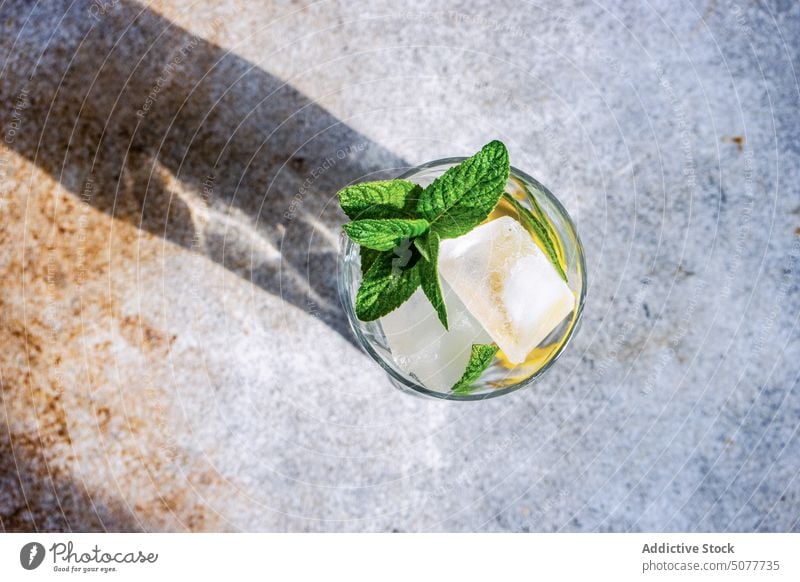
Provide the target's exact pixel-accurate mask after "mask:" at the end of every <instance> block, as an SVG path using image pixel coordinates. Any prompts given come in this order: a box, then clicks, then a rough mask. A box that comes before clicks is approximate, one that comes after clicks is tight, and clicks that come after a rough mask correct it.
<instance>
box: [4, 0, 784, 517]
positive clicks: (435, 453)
mask: <svg viewBox="0 0 800 582" xmlns="http://www.w3.org/2000/svg"><path fill="white" fill-rule="evenodd" d="M0 30H2V34H0V129H2V134H3V135H2V140H1V141H0V224H1V225H2V227H1V228H0V387H1V391H0V396H2V400H0V418H1V419H2V420H0V531H2V530H7V531H17V530H24V531H31V530H40V531H42V530H74V531H83V530H103V529H105V530H148V531H174V530H177V531H184V530H198V531H199V530H253V531H262V530H268V531H305V530H310V531H319V530H322V531H352V530H354V531H393V530H400V531H428V530H435V531H437V530H446V531H595V530H599V531H640V530H645V531H674V530H712V531H725V530H735V531H752V530H767V531H790V530H791V531H797V530H800V521H799V520H800V477H799V476H798V474H799V473H800V435H799V434H798V428H800V382H799V380H800V378H798V376H799V374H800V365H798V362H800V333H798V314H799V313H800V275H799V274H798V273H799V271H798V269H800V188H798V186H797V184H798V182H799V181H800V125H798V120H797V111H798V105H800V90H799V89H798V76H797V74H798V68H800V58H798V57H799V56H800V4H798V3H796V2H791V1H781V2H778V1H771V2H758V3H755V2H745V1H744V0H735V1H726V0H718V1H713V0H710V1H707V2H692V3H690V2H685V1H679V2H672V1H666V0H663V1H657V2H641V3H640V2H627V1H625V2H623V1H622V0H616V1H603V2H600V3H594V2H560V1H559V2H555V1H553V2H550V1H546V2H537V3H522V2H511V1H507V2H503V1H501V2H497V1H492V2H489V1H483V0H480V1H473V2H469V3H466V4H465V3H463V2H441V3H430V2H410V3H403V4H402V7H400V5H398V3H396V2H388V1H383V0H380V1H370V2H366V1H359V2H341V3H337V2H330V1H323V2H318V3H314V4H311V5H309V6H308V7H304V6H303V3H302V2H288V1H287V2H241V1H239V0H223V1H222V2H217V1H212V0H201V1H199V2H190V3H186V2H170V3H165V2H154V3H151V4H145V3H137V2H133V1H130V0H113V1H105V2H94V3H90V2H84V1H76V2H74V3H73V2H62V1H54V2H48V3H37V2H32V1H29V2H4V3H2V4H0ZM493 138H499V139H502V140H503V141H505V142H506V143H507V144H508V146H509V149H510V151H511V156H512V163H513V164H514V165H515V166H518V167H519V168H522V169H524V170H526V171H527V172H529V173H531V174H533V175H534V176H536V177H537V178H539V179H540V180H541V181H542V182H543V183H545V184H547V185H548V186H549V187H550V188H551V189H552V190H553V191H554V192H555V193H556V194H557V195H558V196H559V197H560V198H561V199H562V200H563V202H564V203H565V205H566V206H567V208H568V209H569V210H570V212H571V213H572V214H573V216H574V218H575V219H576V220H577V222H578V225H579V229H580V232H581V235H582V237H583V241H584V244H585V246H586V250H587V259H588V265H589V277H590V290H589V299H588V302H587V305H586V310H585V315H584V319H583V324H582V327H581V329H580V330H579V333H578V335H577V336H576V337H575V339H574V342H573V343H572V345H571V346H570V349H569V350H568V352H567V353H566V354H565V355H564V357H563V359H562V360H561V361H560V362H559V365H558V366H556V367H555V368H554V369H553V370H552V371H551V373H549V374H548V375H547V376H546V377H545V379H544V380H543V381H542V382H540V383H538V384H536V385H535V386H534V387H532V388H531V389H529V390H526V391H522V392H519V393H516V394H513V395H510V396H506V397H503V398H499V399H497V400H493V401H487V402H479V403H470V404H456V403H446V402H432V401H426V400H422V399H417V398H413V397H410V396H407V395H404V394H402V393H400V392H398V391H396V390H395V389H393V388H392V387H391V386H390V384H389V383H388V381H387V380H386V379H385V378H384V376H383V375H382V374H381V373H380V372H379V370H378V369H377V367H376V366H375V365H373V364H372V362H371V361H370V360H369V359H368V358H367V356H365V355H364V354H363V353H362V352H361V351H360V350H359V349H358V348H357V347H356V346H355V345H354V343H353V339H352V338H351V336H350V334H349V331H348V329H347V327H346V323H345V321H344V319H343V314H342V311H341V308H340V306H339V303H338V298H337V295H336V292H335V280H336V264H335V256H336V250H337V246H338V237H339V226H340V224H341V223H342V221H343V220H344V217H343V216H342V215H341V214H340V213H339V211H338V210H337V209H336V207H335V204H334V202H333V195H334V193H335V192H336V190H337V189H338V188H339V187H341V186H342V185H344V184H347V183H349V182H351V181H354V180H358V179H365V178H374V177H380V176H392V175H396V174H397V173H399V172H400V171H401V169H402V168H405V167H407V166H409V165H413V164H416V163H420V162H423V161H427V160H430V159H433V158H439V157H445V156H451V155H465V154H469V153H471V152H473V151H475V150H476V149H477V148H478V147H480V146H481V145H482V144H483V143H485V142H487V141H489V140H490V139H493Z"/></svg>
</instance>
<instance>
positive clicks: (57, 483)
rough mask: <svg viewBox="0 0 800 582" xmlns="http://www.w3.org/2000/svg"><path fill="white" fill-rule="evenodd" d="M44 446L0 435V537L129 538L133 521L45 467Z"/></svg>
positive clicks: (27, 438) (37, 441)
mask: <svg viewBox="0 0 800 582" xmlns="http://www.w3.org/2000/svg"><path fill="white" fill-rule="evenodd" d="M46 457H47V452H46V450H45V444H44V443H43V442H42V441H41V440H40V439H39V438H36V437H30V436H26V435H21V434H17V435H15V436H14V438H13V440H10V439H9V438H8V433H7V432H5V431H3V432H0V532H39V533H42V532H97V531H114V532H134V531H141V530H142V527H141V526H140V525H138V524H137V522H138V520H136V519H135V518H134V516H133V515H131V514H130V513H129V512H126V511H124V510H123V509H122V508H121V507H115V508H112V507H109V506H108V505H107V504H106V503H105V502H104V501H101V500H100V499H98V498H96V497H92V496H90V495H89V493H88V492H87V491H85V490H83V488H81V487H80V486H79V485H78V484H77V483H75V482H74V480H73V479H72V478H71V476H69V475H62V474H60V471H59V470H58V469H56V468H55V467H54V466H53V465H49V464H48V463H47V461H46Z"/></svg>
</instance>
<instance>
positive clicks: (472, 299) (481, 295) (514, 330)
mask: <svg viewBox="0 0 800 582" xmlns="http://www.w3.org/2000/svg"><path fill="white" fill-rule="evenodd" d="M439 273H440V274H441V276H442V278H443V279H444V280H445V281H447V283H448V284H449V285H450V287H452V289H453V291H455V293H456V294H457V295H458V297H459V298H460V299H461V301H462V302H463V303H464V305H466V307H467V309H468V310H469V311H470V313H472V315H473V316H474V317H475V318H476V319H477V320H478V321H479V322H480V323H481V324H482V325H483V327H484V328H485V329H486V331H487V332H488V333H489V335H490V336H491V337H492V339H493V340H494V341H495V342H496V343H497V345H498V346H499V347H500V349H501V350H503V352H504V353H505V355H506V357H507V358H508V359H509V360H510V361H511V362H512V363H515V364H519V363H521V362H523V361H525V358H526V356H527V355H528V353H530V351H531V350H533V348H535V347H536V346H537V345H539V344H540V343H541V342H542V340H543V339H544V338H545V337H546V336H547V334H549V333H550V332H551V331H552V330H553V329H554V328H555V327H556V326H557V325H558V324H559V323H561V321H563V319H564V318H565V317H566V316H567V315H568V314H569V313H571V312H572V310H573V308H574V306H575V296H574V295H573V294H572V291H570V289H569V287H568V286H567V285H566V283H564V281H563V280H562V279H561V277H559V275H558V272H557V271H556V269H555V267H553V265H552V264H551V263H550V261H549V260H548V259H547V257H546V256H545V254H544V253H543V252H542V250H541V249H540V248H539V247H538V246H537V245H536V243H534V242H533V239H532V238H531V235H530V234H529V233H528V232H527V231H526V230H525V229H524V228H523V227H522V225H521V224H520V223H519V222H517V221H516V220H514V219H513V218H511V217H509V216H503V217H501V218H498V219H496V220H493V221H491V222H488V223H486V224H483V225H481V226H478V227H476V228H474V229H473V230H471V231H470V232H468V233H467V234H465V235H463V236H460V237H458V238H454V239H448V240H445V241H442V244H441V249H440V252H439Z"/></svg>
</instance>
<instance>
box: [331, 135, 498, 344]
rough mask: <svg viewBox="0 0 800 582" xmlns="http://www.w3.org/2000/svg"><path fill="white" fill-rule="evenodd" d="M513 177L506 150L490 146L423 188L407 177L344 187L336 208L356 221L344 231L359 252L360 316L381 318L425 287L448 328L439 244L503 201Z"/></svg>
mask: <svg viewBox="0 0 800 582" xmlns="http://www.w3.org/2000/svg"><path fill="white" fill-rule="evenodd" d="M508 174H509V162H508V151H507V150H506V147H505V145H503V144H502V143H501V142H499V141H492V142H490V143H488V144H486V145H485V146H484V147H483V148H482V149H481V151H479V152H478V153H477V154H475V155H474V156H472V157H471V158H467V159H466V160H464V161H463V162H461V163H460V164H458V165H456V166H454V167H452V168H450V169H449V170H447V171H446V172H445V173H444V174H442V175H441V176H439V178H437V179H436V180H434V181H433V183H431V184H430V185H429V186H428V187H427V188H425V189H423V188H422V187H421V186H419V185H417V184H414V183H413V182H409V181H408V180H384V181H378V182H365V183H363V184H355V185H353V186H348V187H346V188H343V189H342V190H340V191H339V193H338V198H339V204H340V205H341V207H342V210H344V212H345V214H347V216H348V217H349V218H350V219H351V220H352V222H349V223H347V224H345V225H344V227H343V228H344V230H345V232H346V233H347V235H348V236H349V237H350V238H351V239H352V240H353V241H354V242H356V243H358V244H359V246H360V247H361V273H362V276H363V279H362V282H361V287H360V288H359V290H358V294H357V296H356V315H357V316H358V318H359V319H361V320H362V321H373V320H375V319H378V318H380V317H383V316H384V315H386V314H388V313H390V312H391V311H393V310H394V309H396V308H397V307H399V306H400V305H402V304H403V303H404V302H405V301H406V300H407V299H408V298H409V297H411V295H412V294H413V293H414V291H415V290H416V288H417V287H419V286H420V285H422V290H423V292H424V293H425V296H426V297H427V298H428V300H429V301H430V302H431V305H433V308H434V309H435V310H436V314H437V316H438V317H439V321H441V322H442V325H443V326H444V327H445V329H447V326H448V323H447V308H446V306H445V302H444V297H443V295H442V286H441V281H440V278H439V270H438V265H437V260H438V255H439V241H440V240H441V239H445V238H454V237H457V236H461V235H462V234H465V233H467V232H469V231H470V230H472V229H473V228H475V227H476V226H478V225H479V224H480V223H481V222H483V221H484V220H485V219H486V217H487V216H489V213H490V212H491V211H492V210H493V209H494V207H495V206H496V205H497V202H498V201H499V200H500V196H501V195H502V194H503V190H504V188H505V183H506V180H508Z"/></svg>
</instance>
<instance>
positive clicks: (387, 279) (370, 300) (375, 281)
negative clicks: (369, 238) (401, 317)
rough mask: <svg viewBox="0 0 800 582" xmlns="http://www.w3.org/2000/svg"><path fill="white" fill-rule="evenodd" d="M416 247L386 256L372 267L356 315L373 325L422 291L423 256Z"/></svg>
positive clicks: (360, 293) (358, 300)
mask: <svg viewBox="0 0 800 582" xmlns="http://www.w3.org/2000/svg"><path fill="white" fill-rule="evenodd" d="M412 248H413V247H411V245H410V244H409V246H408V248H406V249H400V248H396V249H395V252H388V251H386V252H383V253H381V254H380V255H379V256H378V257H377V258H376V259H375V261H374V262H373V263H372V265H371V266H370V268H369V270H368V271H367V272H366V274H365V275H364V278H363V280H362V281H361V286H360V287H359V288H358V294H357V295H356V315H357V316H358V318H359V319H360V320H361V321H374V320H376V319H378V318H379V317H383V316H384V315H386V314H387V313H389V312H391V311H394V310H395V309H397V308H398V307H400V305H402V304H403V303H405V301H406V300H407V299H408V298H409V297H411V295H412V294H413V293H414V291H416V289H417V287H419V284H420V279H419V265H418V263H419V259H420V254H419V253H418V252H417V253H415V252H413V250H412Z"/></svg>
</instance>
